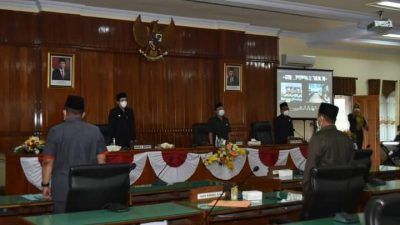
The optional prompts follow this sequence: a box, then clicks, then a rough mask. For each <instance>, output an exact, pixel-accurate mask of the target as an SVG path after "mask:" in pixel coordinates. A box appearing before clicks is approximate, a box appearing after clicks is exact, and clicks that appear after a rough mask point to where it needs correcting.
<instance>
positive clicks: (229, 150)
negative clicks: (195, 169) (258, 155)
mask: <svg viewBox="0 0 400 225" xmlns="http://www.w3.org/2000/svg"><path fill="white" fill-rule="evenodd" d="M246 154H247V151H246V150H244V149H242V148H239V147H238V146H237V145H236V144H232V143H230V142H229V143H228V144H227V145H222V146H221V147H220V148H219V149H218V151H217V152H216V153H214V154H212V155H210V156H208V157H207V158H206V159H205V160H204V161H203V162H204V164H205V165H206V166H208V165H211V164H213V163H216V162H218V163H219V165H226V167H228V169H230V170H233V169H234V164H233V161H234V160H235V158H236V157H238V156H239V155H246Z"/></svg>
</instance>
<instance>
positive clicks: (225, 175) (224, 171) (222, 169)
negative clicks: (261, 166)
mask: <svg viewBox="0 0 400 225" xmlns="http://www.w3.org/2000/svg"><path fill="white" fill-rule="evenodd" d="M212 154H213V153H212V152H209V153H205V154H201V159H202V161H203V162H204V160H205V159H206V158H207V157H209V156H211V155H212ZM245 162H246V155H238V156H237V157H236V158H235V159H234V160H233V165H234V166H233V169H232V170H230V169H228V167H226V166H225V165H220V164H218V163H213V164H211V165H208V166H206V165H205V167H206V168H207V169H208V171H210V172H211V174H212V175H213V176H214V177H216V178H218V179H221V180H230V179H231V178H232V177H234V176H236V175H238V174H239V173H240V171H241V170H242V169H243V166H244V164H245Z"/></svg>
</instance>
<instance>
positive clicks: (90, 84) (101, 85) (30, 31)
mask: <svg viewBox="0 0 400 225" xmlns="http://www.w3.org/2000/svg"><path fill="white" fill-rule="evenodd" d="M159 26H160V29H161V30H163V29H164V28H165V27H166V25H159ZM132 27H133V21H121V20H112V19H104V18H94V17H84V16H80V15H68V14H60V13H51V12H40V13H26V12H15V11H5V10H1V13H0V52H1V53H2V57H1V59H0V61H1V63H0V71H1V73H0V108H1V109H2V113H3V115H4V116H3V121H2V123H0V132H3V133H4V134H5V136H4V137H7V138H5V139H6V140H7V141H5V142H2V143H0V145H1V146H0V150H1V151H2V152H5V150H4V148H7V149H8V148H9V147H10V146H12V145H17V144H20V143H19V142H20V140H23V139H25V138H26V137H23V138H13V136H12V134H16V133H21V134H26V133H32V134H33V133H34V132H35V131H37V130H39V131H40V132H43V133H44V134H46V133H47V132H48V130H49V128H50V127H52V126H53V125H55V124H58V123H60V122H62V113H61V111H62V108H63V106H64V103H65V99H66V97H67V96H68V95H69V94H75V95H81V96H83V97H84V98H85V103H86V104H85V111H86V120H87V121H88V122H90V123H93V124H106V123H107V122H108V113H109V110H110V109H111V108H113V107H114V106H115V104H116V102H115V95H116V93H118V92H121V91H125V92H126V93H127V94H128V105H129V106H130V107H132V108H133V109H134V112H135V120H136V130H137V134H138V142H139V143H143V144H159V143H161V142H170V143H174V144H175V145H176V146H178V147H179V146H191V143H192V134H191V131H190V130H191V128H192V124H194V123H205V122H207V121H208V119H209V118H210V117H211V116H212V115H213V111H214V110H213V109H214V107H213V106H214V105H215V103H216V102H217V101H221V102H223V104H224V107H225V109H226V111H227V116H228V118H229V120H230V122H231V124H232V127H233V128H234V129H235V128H236V127H238V128H240V129H239V130H238V131H236V130H235V131H234V136H237V138H238V139H239V136H240V139H247V138H248V136H247V134H248V130H249V124H251V123H252V122H255V121H260V120H272V118H273V116H274V115H275V113H273V111H274V110H275V109H274V106H275V105H276V104H274V103H273V101H274V99H275V98H274V95H275V93H274V91H275V90H274V84H275V83H274V79H275V78H274V71H275V70H274V68H275V65H274V64H271V66H270V67H268V68H267V67H259V66H258V65H256V64H250V63H249V62H251V61H252V60H255V59H262V60H264V61H265V62H271V60H275V59H277V56H278V52H277V49H278V38H276V37H267V36H258V35H248V34H245V33H244V32H242V31H230V30H213V29H203V28H193V27H181V26H176V27H175V42H174V45H173V46H171V47H170V48H169V50H168V51H169V54H168V57H164V58H163V59H162V60H158V61H157V62H149V61H148V60H146V59H145V58H143V57H142V56H141V55H140V54H139V52H138V50H139V49H140V46H139V45H138V44H137V43H135V41H134V37H133V32H132ZM106 28H108V29H106ZM100 31H101V32H100ZM103 31H107V32H103ZM49 53H63V54H65V55H72V56H73V57H74V61H75V64H74V67H75V70H74V72H75V73H74V82H73V84H74V85H73V88H47V86H48V76H49V72H48V69H49V66H51V65H50V64H51V62H50V63H49V62H48V57H49ZM230 63H232V65H240V69H241V80H240V90H241V91H226V92H225V91H224V64H230ZM265 65H266V64H265ZM268 65H269V64H268ZM234 86H235V85H234ZM39 103H40V104H39ZM37 111H38V112H41V113H42V116H43V123H42V124H41V126H39V127H36V125H35V124H34V118H35V116H36V115H37ZM148 131H155V132H148ZM236 133H237V135H236ZM43 138H45V137H43ZM13 141H15V143H13ZM3 143H5V144H4V145H3Z"/></svg>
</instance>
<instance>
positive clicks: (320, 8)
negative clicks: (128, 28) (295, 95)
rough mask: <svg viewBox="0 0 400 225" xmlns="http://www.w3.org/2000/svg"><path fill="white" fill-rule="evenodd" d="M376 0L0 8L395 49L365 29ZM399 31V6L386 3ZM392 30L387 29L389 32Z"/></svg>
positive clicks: (129, 0) (159, 1) (114, 0)
mask: <svg viewBox="0 0 400 225" xmlns="http://www.w3.org/2000/svg"><path fill="white" fill-rule="evenodd" d="M374 1H376V0H290V1H283V0H247V1H245V0H213V1H211V0H0V8H8V9H22V10H24V9H23V8H24V6H26V7H25V8H29V7H31V11H32V10H33V11H35V10H34V9H35V8H36V10H37V11H41V10H42V11H57V12H66V13H74V14H82V15H89V16H98V17H106V18H117V19H125V20H134V18H135V17H136V16H137V15H138V14H142V18H143V20H144V21H146V20H147V21H150V20H155V19H159V20H160V22H161V23H163V22H164V23H167V22H169V18H170V17H173V18H174V20H175V22H176V24H177V25H184V26H197V27H209V28H214V29H216V28H224V29H235V30H236V29H238V30H244V31H245V32H248V33H260V34H269V35H271V34H272V35H280V36H295V37H300V38H303V39H305V41H306V42H307V44H308V45H310V46H322V47H332V46H334V47H342V48H346V49H348V48H354V49H368V50H371V51H390V52H394V53H400V40H399V39H389V38H384V37H382V36H381V35H378V34H376V33H374V32H369V31H367V29H366V25H367V24H368V23H370V22H371V21H373V20H374V19H377V18H378V15H377V13H376V11H378V10H380V9H379V8H376V7H372V6H369V5H367V4H368V3H371V2H374ZM383 16H384V17H386V18H390V19H392V21H393V23H394V24H395V28H394V30H393V32H397V33H399V34H400V29H399V26H397V24H400V11H395V10H388V9H385V10H384V13H383ZM393 32H391V33H393Z"/></svg>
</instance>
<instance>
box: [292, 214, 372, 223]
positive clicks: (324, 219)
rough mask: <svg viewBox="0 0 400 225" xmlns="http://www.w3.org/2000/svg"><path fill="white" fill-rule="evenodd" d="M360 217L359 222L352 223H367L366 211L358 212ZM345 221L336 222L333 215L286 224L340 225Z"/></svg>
mask: <svg viewBox="0 0 400 225" xmlns="http://www.w3.org/2000/svg"><path fill="white" fill-rule="evenodd" d="M357 215H358V218H359V220H360V221H359V222H357V223H351V225H365V219H364V213H359V214H357ZM340 224H345V223H340V222H336V221H335V220H334V219H333V217H329V218H321V219H315V220H306V221H300V222H294V223H285V225H340Z"/></svg>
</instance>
